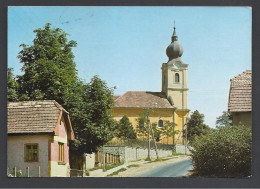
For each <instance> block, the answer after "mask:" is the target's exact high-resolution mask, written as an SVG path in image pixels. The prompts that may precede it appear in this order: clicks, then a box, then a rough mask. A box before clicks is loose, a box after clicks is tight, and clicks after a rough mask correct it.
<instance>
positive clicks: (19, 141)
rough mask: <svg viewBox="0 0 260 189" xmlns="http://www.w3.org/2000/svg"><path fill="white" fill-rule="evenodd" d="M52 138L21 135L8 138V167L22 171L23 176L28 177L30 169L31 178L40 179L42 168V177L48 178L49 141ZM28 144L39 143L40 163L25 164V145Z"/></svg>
mask: <svg viewBox="0 0 260 189" xmlns="http://www.w3.org/2000/svg"><path fill="white" fill-rule="evenodd" d="M50 137H51V136H48V135H21V136H8V143H7V167H8V168H10V169H12V168H14V167H16V169H17V170H22V173H23V176H27V170H26V168H27V167H29V172H30V173H31V174H30V175H31V176H34V177H38V175H39V174H38V169H39V166H40V176H41V177H48V141H49V140H50ZM28 143H37V144H38V148H39V151H38V152H39V156H38V157H39V159H38V160H39V161H38V162H25V160H24V157H25V154H24V152H25V150H24V145H25V144H28Z"/></svg>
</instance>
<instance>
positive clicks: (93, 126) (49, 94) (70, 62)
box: [10, 23, 115, 154]
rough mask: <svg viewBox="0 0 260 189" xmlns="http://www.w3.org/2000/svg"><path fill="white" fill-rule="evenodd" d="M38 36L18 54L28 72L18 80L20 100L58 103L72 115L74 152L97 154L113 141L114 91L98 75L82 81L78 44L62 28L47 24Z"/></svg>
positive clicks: (71, 145)
mask: <svg viewBox="0 0 260 189" xmlns="http://www.w3.org/2000/svg"><path fill="white" fill-rule="evenodd" d="M34 33H35V34H36V37H35V39H34V40H33V44H32V45H30V46H29V45H25V44H21V47H22V48H23V49H22V50H21V51H20V52H19V55H18V58H19V59H20V62H21V63H22V64H23V66H22V71H23V72H24V74H23V75H20V76H18V80H17V82H18V84H19V87H18V97H19V100H44V99H48V100H56V101H57V102H58V103H59V104H61V105H62V106H63V107H64V108H65V109H66V110H67V111H68V112H69V113H70V118H71V122H72V125H73V129H74V133H75V138H76V139H75V140H74V141H73V142H71V143H70V150H72V151H73V152H74V153H78V154H83V153H91V152H95V151H97V149H98V148H99V147H100V146H101V145H103V144H105V143H106V142H107V141H109V140H110V139H111V138H113V131H114V125H115V122H114V120H113V119H112V116H111V108H112V106H113V103H114V102H113V96H112V93H113V91H111V90H110V89H109V88H108V87H107V85H106V83H105V82H104V81H102V80H101V79H100V78H98V77H97V76H94V77H93V78H92V79H91V81H90V83H84V82H82V81H81V80H80V79H79V78H78V76H77V70H76V64H75V62H74V55H73V52H72V48H73V47H76V44H77V43H76V42H75V41H73V40H71V41H68V39H67V35H68V34H66V33H65V32H64V31H62V30H61V29H60V28H54V29H52V28H51V24H49V23H47V24H46V25H45V26H44V28H39V29H36V30H34ZM10 76H11V75H10Z"/></svg>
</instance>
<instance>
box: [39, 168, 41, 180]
mask: <svg viewBox="0 0 260 189" xmlns="http://www.w3.org/2000/svg"><path fill="white" fill-rule="evenodd" d="M39 177H41V166H39Z"/></svg>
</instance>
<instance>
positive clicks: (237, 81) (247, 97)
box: [228, 70, 252, 112]
mask: <svg viewBox="0 0 260 189" xmlns="http://www.w3.org/2000/svg"><path fill="white" fill-rule="evenodd" d="M230 82H231V83H230V91H229V102H228V110H229V111H230V112H250V111H252V72H251V70H247V71H245V72H243V73H241V74H239V75H238V76H236V77H234V78H232V79H231V80H230Z"/></svg>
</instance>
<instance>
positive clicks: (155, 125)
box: [152, 123, 162, 142]
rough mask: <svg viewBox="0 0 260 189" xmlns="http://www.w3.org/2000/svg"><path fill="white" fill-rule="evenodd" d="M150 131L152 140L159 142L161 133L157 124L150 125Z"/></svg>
mask: <svg viewBox="0 0 260 189" xmlns="http://www.w3.org/2000/svg"><path fill="white" fill-rule="evenodd" d="M152 129H153V133H154V138H155V141H156V142H159V141H160V138H161V134H162V131H161V130H159V129H158V127H157V123H152Z"/></svg>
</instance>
